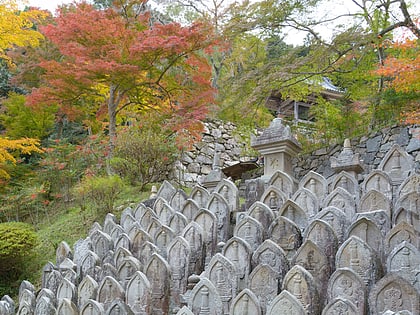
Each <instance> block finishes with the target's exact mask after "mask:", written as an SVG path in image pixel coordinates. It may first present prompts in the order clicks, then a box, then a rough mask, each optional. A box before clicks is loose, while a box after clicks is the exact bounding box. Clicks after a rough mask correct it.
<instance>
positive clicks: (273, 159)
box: [251, 118, 302, 181]
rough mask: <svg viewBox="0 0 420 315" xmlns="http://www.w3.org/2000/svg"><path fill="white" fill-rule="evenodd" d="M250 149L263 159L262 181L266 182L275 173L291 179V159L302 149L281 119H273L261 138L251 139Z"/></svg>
mask: <svg viewBox="0 0 420 315" xmlns="http://www.w3.org/2000/svg"><path fill="white" fill-rule="evenodd" d="M251 147H252V148H253V149H255V150H257V151H258V152H260V153H261V154H262V155H263V157H264V176H263V177H262V179H263V180H264V181H268V180H269V179H270V178H271V176H272V175H273V174H274V173H275V172H276V171H282V172H285V173H286V174H288V175H290V176H291V177H292V178H293V164H292V158H293V157H295V156H296V155H297V154H298V153H299V152H300V151H301V150H302V147H301V146H300V144H299V142H298V141H297V140H296V139H295V137H294V136H293V135H292V133H291V131H290V127H289V126H285V125H284V124H283V121H282V119H281V118H275V119H274V120H273V121H272V122H271V124H270V126H269V127H268V128H267V129H266V130H264V131H263V133H262V135H261V136H259V137H257V138H254V139H251Z"/></svg>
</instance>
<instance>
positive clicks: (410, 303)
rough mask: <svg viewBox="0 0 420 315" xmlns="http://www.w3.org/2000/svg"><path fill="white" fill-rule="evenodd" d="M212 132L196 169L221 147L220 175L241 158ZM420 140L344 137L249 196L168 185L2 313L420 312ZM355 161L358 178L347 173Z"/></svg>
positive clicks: (65, 250)
mask: <svg viewBox="0 0 420 315" xmlns="http://www.w3.org/2000/svg"><path fill="white" fill-rule="evenodd" d="M206 128H207V131H206V133H205V135H204V136H205V137H204V138H205V141H204V142H203V143H201V144H197V145H196V147H195V151H196V152H195V153H185V154H184V155H185V160H186V164H185V169H186V170H188V169H189V170H192V169H193V168H194V169H195V170H197V169H198V167H190V168H188V164H192V163H198V161H197V160H196V158H197V157H198V156H200V155H202V156H207V157H208V161H210V164H209V165H207V166H206V165H200V168H201V169H202V168H203V167H209V169H210V170H214V168H215V164H216V163H215V161H214V159H213V158H214V152H215V150H218V151H222V152H223V154H220V157H219V158H220V165H219V166H221V165H222V164H223V165H226V164H227V163H228V162H227V159H228V153H229V152H228V151H229V150H231V151H234V148H235V141H234V140H233V139H234V138H233V137H231V136H228V133H229V132H232V130H233V129H234V127H233V126H232V125H230V124H225V125H224V126H223V128H222V127H221V125H220V124H218V125H216V124H208V125H207V127H206ZM287 132H288V131H286V133H287ZM419 134H420V130H419V128H417V127H392V128H388V129H387V130H384V131H383V132H381V133H377V134H375V135H373V137H364V139H360V140H356V139H353V140H352V141H350V143H351V152H350V147H349V141H347V144H346V148H345V150H344V152H345V153H346V154H344V155H343V154H342V153H343V147H342V146H341V145H335V146H332V147H330V148H323V149H320V150H318V151H316V152H315V153H314V154H312V155H310V156H299V157H297V158H294V159H293V161H292V163H293V169H294V170H295V171H294V173H293V176H291V175H290V174H288V173H282V172H281V170H274V172H273V175H272V176H271V177H270V178H268V179H267V180H262V179H261V178H256V179H253V180H251V181H250V180H249V179H248V181H247V182H246V185H244V188H243V189H242V190H241V189H240V187H237V186H236V184H238V183H233V182H232V181H230V180H227V179H220V180H219V181H218V182H217V183H215V186H213V187H212V188H211V190H210V189H206V188H204V187H203V186H200V185H195V186H194V184H193V187H192V189H191V192H190V193H189V194H187V193H186V192H184V191H182V190H179V189H178V188H175V184H173V183H171V182H169V181H165V182H164V183H163V184H162V185H161V186H160V188H159V190H158V191H157V190H156V191H157V196H155V197H156V198H153V199H151V200H148V201H145V202H144V203H139V205H138V206H137V207H133V208H126V209H125V210H124V211H123V213H122V215H121V218H120V219H118V218H117V217H116V216H114V215H112V214H108V215H107V216H106V218H105V220H104V222H103V225H102V226H101V224H99V223H95V224H94V225H93V226H92V228H91V229H90V231H89V236H88V237H86V238H85V239H83V240H79V241H78V242H77V243H76V244H75V245H74V247H73V250H72V248H71V247H70V246H69V245H68V244H67V243H65V241H63V242H62V243H60V244H59V246H58V248H57V252H56V263H55V264H54V263H48V264H47V265H46V266H45V267H44V268H43V270H42V281H41V282H42V286H41V289H39V288H35V287H34V286H33V285H32V284H30V283H29V282H27V281H24V282H22V285H21V287H20V290H19V297H18V299H19V301H17V302H14V301H13V300H12V299H11V298H10V297H8V296H4V297H3V298H2V299H1V300H0V314H5V315H9V314H22V315H23V314H32V315H34V314H36V315H37V314H39V315H49V314H51V315H56V314H66V315H67V314H69V315H74V314H79V315H99V314H101V315H107V314H113V315H114V314H115V315H116V314H135V315H151V314H153V315H154V314H156V315H164V314H165V315H166V314H171V315H175V314H179V315H191V314H200V315H218V314H220V315H233V314H235V315H236V314H238V315H239V314H241V315H243V314H248V315H251V314H255V315H266V314H267V315H269V314H270V315H271V314H272V315H273V314H302V315H303V314H305V315H327V314H358V315H359V314H360V315H371V314H372V315H373V314H375V315H376V314H380V315H388V314H401V315H402V314H405V315H407V314H419V313H420V309H419V308H420V306H419V305H420V296H419V292H420V268H419V265H420V253H419V249H420V243H419V239H420V238H419V234H420V228H419V226H420V192H419V188H420V175H418V169H417V166H416V165H417V164H416V163H418V162H420V155H419V154H418V153H419V150H420V140H418V139H420V138H419ZM206 141H207V142H206ZM226 148H229V150H226ZM266 149H267V147H266V146H264V150H266ZM223 150H224V151H223ZM350 153H352V155H351V156H350ZM340 154H341V156H340ZM354 156H359V157H360V160H359V162H360V164H361V165H362V166H363V171H362V172H361V173H357V172H356V171H354V170H351V169H350V170H343V169H341V166H340V165H342V163H344V162H346V161H350V160H351V161H352V162H357V161H356V159H355V158H354ZM331 157H335V160H334V159H332V161H334V163H336V164H335V167H331V165H330V164H329V163H330V158H331ZM349 157H351V159H350V158H349ZM222 160H223V161H222ZM234 160H239V158H237V157H236V158H234ZM218 163H219V162H218ZM229 163H230V162H229ZM340 163H341V164H340ZM352 165H353V164H352ZM337 166H338V167H337ZM216 169H217V167H216ZM359 170H360V169H359ZM196 175H197V174H196ZM197 176H201V174H199V175H197ZM190 184H191V183H190ZM243 184H245V182H244V183H243ZM239 186H240V185H239ZM244 192H246V193H248V194H251V195H250V196H249V197H246V195H241V194H243V193H244ZM240 197H242V198H240Z"/></svg>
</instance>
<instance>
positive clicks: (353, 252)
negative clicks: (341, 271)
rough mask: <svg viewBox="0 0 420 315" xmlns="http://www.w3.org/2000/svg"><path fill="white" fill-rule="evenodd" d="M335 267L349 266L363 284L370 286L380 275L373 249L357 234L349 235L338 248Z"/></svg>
mask: <svg viewBox="0 0 420 315" xmlns="http://www.w3.org/2000/svg"><path fill="white" fill-rule="evenodd" d="M335 263H336V268H337V269H338V268H350V269H352V270H353V271H354V272H355V273H356V274H358V275H359V276H360V277H361V278H362V279H363V282H364V283H365V285H367V286H369V287H370V286H371V285H372V284H373V283H375V282H376V281H377V280H378V279H379V278H380V277H381V276H382V268H381V263H380V261H379V258H378V257H377V255H376V253H375V251H374V250H373V249H372V248H371V247H370V246H369V245H368V244H367V243H366V242H364V241H363V240H362V239H360V238H359V237H357V236H350V237H349V238H348V239H347V240H346V241H345V242H344V243H343V244H342V245H341V246H340V248H339V249H338V251H337V255H336V258H335Z"/></svg>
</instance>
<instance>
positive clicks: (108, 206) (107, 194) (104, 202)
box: [75, 175, 124, 213]
mask: <svg viewBox="0 0 420 315" xmlns="http://www.w3.org/2000/svg"><path fill="white" fill-rule="evenodd" d="M123 188H124V183H123V181H122V179H121V178H120V177H119V176H117V175H112V176H87V177H85V178H84V179H83V180H82V181H81V182H80V184H78V185H77V186H76V187H75V195H76V198H77V200H78V201H79V203H80V205H81V207H82V209H83V208H84V207H85V206H86V204H92V205H93V206H94V207H95V209H96V210H97V211H99V212H103V213H108V212H112V210H113V209H114V203H115V200H116V199H117V197H118V195H119V194H120V193H121V192H122V191H123Z"/></svg>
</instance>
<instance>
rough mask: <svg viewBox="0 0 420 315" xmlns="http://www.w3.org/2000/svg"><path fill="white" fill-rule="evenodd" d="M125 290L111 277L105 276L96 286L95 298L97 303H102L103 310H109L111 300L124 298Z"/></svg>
mask: <svg viewBox="0 0 420 315" xmlns="http://www.w3.org/2000/svg"><path fill="white" fill-rule="evenodd" d="M124 297H125V292H124V289H123V287H122V286H121V284H119V282H118V281H117V280H116V279H114V278H112V277H109V276H107V277H105V278H104V279H103V280H102V282H101V284H100V285H99V288H98V295H97V298H96V300H97V301H98V302H99V303H102V304H103V306H104V309H105V311H107V310H109V308H110V307H111V305H112V303H113V301H115V300H117V299H120V300H124Z"/></svg>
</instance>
